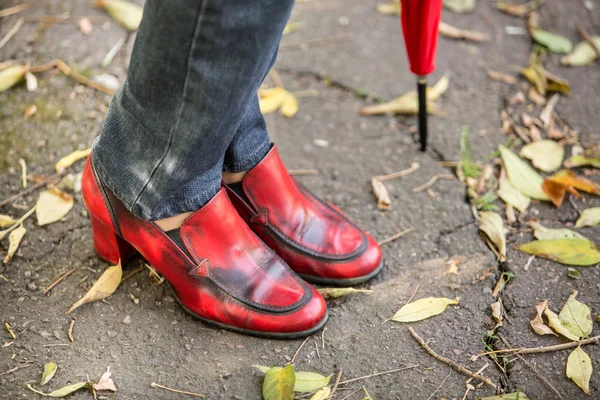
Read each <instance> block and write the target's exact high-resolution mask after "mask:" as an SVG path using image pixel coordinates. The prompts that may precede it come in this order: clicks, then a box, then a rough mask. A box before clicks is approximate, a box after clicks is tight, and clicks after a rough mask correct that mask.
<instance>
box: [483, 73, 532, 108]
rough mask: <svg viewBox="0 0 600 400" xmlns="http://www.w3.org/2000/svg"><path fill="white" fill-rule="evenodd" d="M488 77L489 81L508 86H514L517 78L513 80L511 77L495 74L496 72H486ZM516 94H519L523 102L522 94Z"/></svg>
mask: <svg viewBox="0 0 600 400" xmlns="http://www.w3.org/2000/svg"><path fill="white" fill-rule="evenodd" d="M488 76H489V77H490V79H493V80H495V81H500V82H504V83H508V84H509V85H514V84H516V83H517V78H515V77H514V76H512V75H508V74H503V73H502V72H497V71H492V70H489V71H488ZM517 93H520V96H519V98H520V99H523V100H524V96H523V93H521V92H517ZM521 102H522V101H521Z"/></svg>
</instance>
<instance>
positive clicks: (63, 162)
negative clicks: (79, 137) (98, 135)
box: [54, 147, 92, 172]
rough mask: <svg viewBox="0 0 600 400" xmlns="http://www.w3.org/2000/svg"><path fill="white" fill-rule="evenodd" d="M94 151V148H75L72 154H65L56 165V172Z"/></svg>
mask: <svg viewBox="0 0 600 400" xmlns="http://www.w3.org/2000/svg"><path fill="white" fill-rule="evenodd" d="M91 152H92V148H91V147H90V148H89V149H85V150H75V151H74V152H72V153H71V154H69V155H67V156H64V157H63V158H61V159H60V160H58V162H57V163H56V164H55V165H54V168H55V169H56V172H63V171H64V170H65V169H67V168H69V167H70V166H71V165H73V163H74V162H76V161H79V160H81V159H82V158H86V157H87V156H89V155H90V153H91Z"/></svg>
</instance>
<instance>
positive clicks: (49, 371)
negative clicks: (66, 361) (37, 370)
mask: <svg viewBox="0 0 600 400" xmlns="http://www.w3.org/2000/svg"><path fill="white" fill-rule="evenodd" d="M57 368H58V366H57V365H56V364H55V363H53V362H49V363H47V364H46V365H44V373H43V374H42V379H41V380H40V386H44V385H45V384H46V383H48V382H50V379H52V377H53V376H54V374H55V373H56V369H57Z"/></svg>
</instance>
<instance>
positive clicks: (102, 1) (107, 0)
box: [96, 0, 143, 31]
mask: <svg viewBox="0 0 600 400" xmlns="http://www.w3.org/2000/svg"><path fill="white" fill-rule="evenodd" d="M96 4H97V5H98V6H99V7H102V8H104V9H105V10H106V12H108V14H109V15H110V16H111V17H112V18H113V19H114V20H115V21H117V22H118V23H119V24H120V25H121V26H122V27H123V28H125V29H127V30H130V31H135V30H136V29H137V28H138V27H139V26H140V22H142V14H143V8H142V7H140V6H138V5H137V4H134V3H130V2H128V1H123V0H98V2H97V3H96Z"/></svg>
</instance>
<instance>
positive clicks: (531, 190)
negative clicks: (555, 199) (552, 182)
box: [500, 146, 550, 200]
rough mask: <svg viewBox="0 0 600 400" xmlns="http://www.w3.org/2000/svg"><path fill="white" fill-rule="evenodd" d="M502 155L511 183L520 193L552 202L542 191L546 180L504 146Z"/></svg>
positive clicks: (501, 151) (501, 150) (501, 147)
mask: <svg viewBox="0 0 600 400" xmlns="http://www.w3.org/2000/svg"><path fill="white" fill-rule="evenodd" d="M500 155H501V156H502V162H503V163H504V169H506V173H507V174H508V179H509V180H510V183H511V184H512V185H513V186H514V187H515V189H517V190H518V191H519V192H521V193H523V194H525V195H527V196H528V197H531V198H532V199H537V200H550V198H549V197H548V195H547V194H546V193H544V191H543V190H542V183H543V182H544V179H543V178H542V177H541V176H540V174H538V173H537V172H536V171H535V170H534V169H533V168H531V167H530V166H529V165H528V164H527V163H526V162H525V161H523V160H521V159H520V158H519V156H517V155H516V154H515V153H513V152H512V151H510V150H509V149H507V148H506V147H504V146H500Z"/></svg>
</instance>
